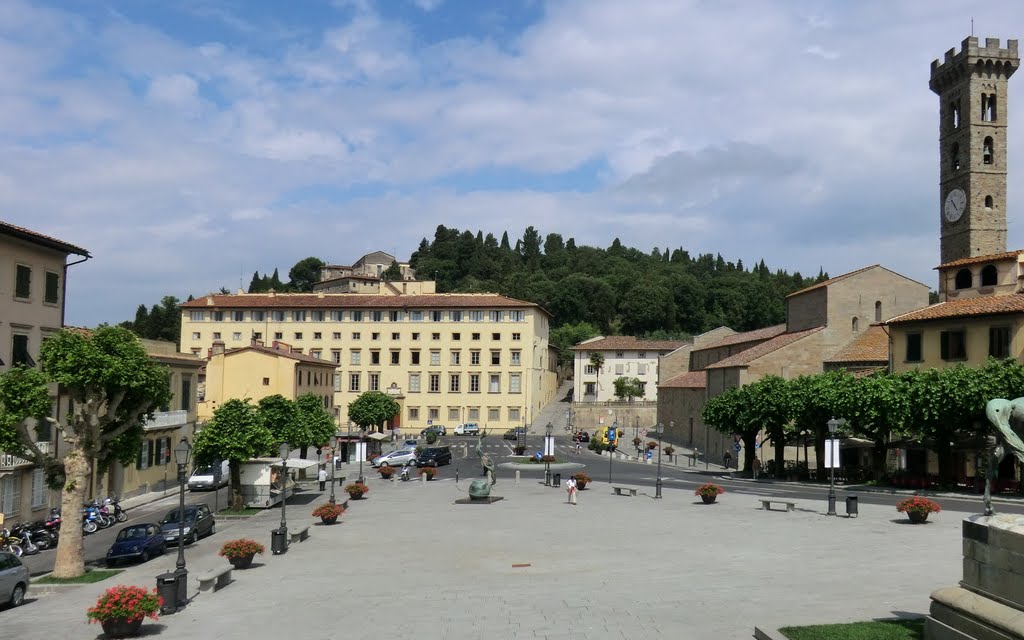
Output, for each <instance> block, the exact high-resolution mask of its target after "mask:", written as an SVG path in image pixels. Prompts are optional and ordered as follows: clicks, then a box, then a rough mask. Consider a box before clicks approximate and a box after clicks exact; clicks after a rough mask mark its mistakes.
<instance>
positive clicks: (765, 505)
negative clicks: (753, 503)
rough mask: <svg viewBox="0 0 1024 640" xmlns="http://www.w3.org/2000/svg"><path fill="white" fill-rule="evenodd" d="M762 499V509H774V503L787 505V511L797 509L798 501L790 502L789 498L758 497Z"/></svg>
mask: <svg viewBox="0 0 1024 640" xmlns="http://www.w3.org/2000/svg"><path fill="white" fill-rule="evenodd" d="M758 500H760V501H761V510H763V511H774V509H772V504H784V505H786V511H795V510H796V503H795V502H790V501H789V500H780V499H776V498H758Z"/></svg>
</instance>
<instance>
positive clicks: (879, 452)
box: [871, 441, 888, 482]
mask: <svg viewBox="0 0 1024 640" xmlns="http://www.w3.org/2000/svg"><path fill="white" fill-rule="evenodd" d="M887 453H888V450H887V449H886V447H885V442H884V441H883V442H875V445H874V446H873V447H871V477H872V478H874V480H875V481H876V482H880V481H881V480H882V478H884V477H885V457H886V454H887Z"/></svg>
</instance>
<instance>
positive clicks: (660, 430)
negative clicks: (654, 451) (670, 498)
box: [654, 422, 665, 498]
mask: <svg viewBox="0 0 1024 640" xmlns="http://www.w3.org/2000/svg"><path fill="white" fill-rule="evenodd" d="M657 429H658V480H657V482H655V483H654V497H655V498H660V497H661V437H662V436H663V435H664V434H665V425H664V424H662V423H661V422H659V423H658V427H657Z"/></svg>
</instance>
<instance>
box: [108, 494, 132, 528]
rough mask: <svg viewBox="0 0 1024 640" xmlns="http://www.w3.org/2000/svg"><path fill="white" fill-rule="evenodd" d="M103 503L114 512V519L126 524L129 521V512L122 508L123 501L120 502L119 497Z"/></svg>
mask: <svg viewBox="0 0 1024 640" xmlns="http://www.w3.org/2000/svg"><path fill="white" fill-rule="evenodd" d="M103 502H104V504H106V505H107V507H108V508H109V509H113V510H114V519H116V520H117V521H118V522H125V521H127V520H128V512H127V511H125V510H124V509H122V508H121V501H120V500H118V498H117V496H111V497H109V498H107V499H106V500H104V501H103Z"/></svg>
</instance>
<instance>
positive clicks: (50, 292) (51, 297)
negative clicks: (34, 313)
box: [43, 271, 60, 304]
mask: <svg viewBox="0 0 1024 640" xmlns="http://www.w3.org/2000/svg"><path fill="white" fill-rule="evenodd" d="M59 299H60V276H59V275H57V274H56V273H54V272H52V271H47V272H46V292H45V293H44V294H43V301H44V302H49V303H50V304H57V301H58V300H59Z"/></svg>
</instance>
